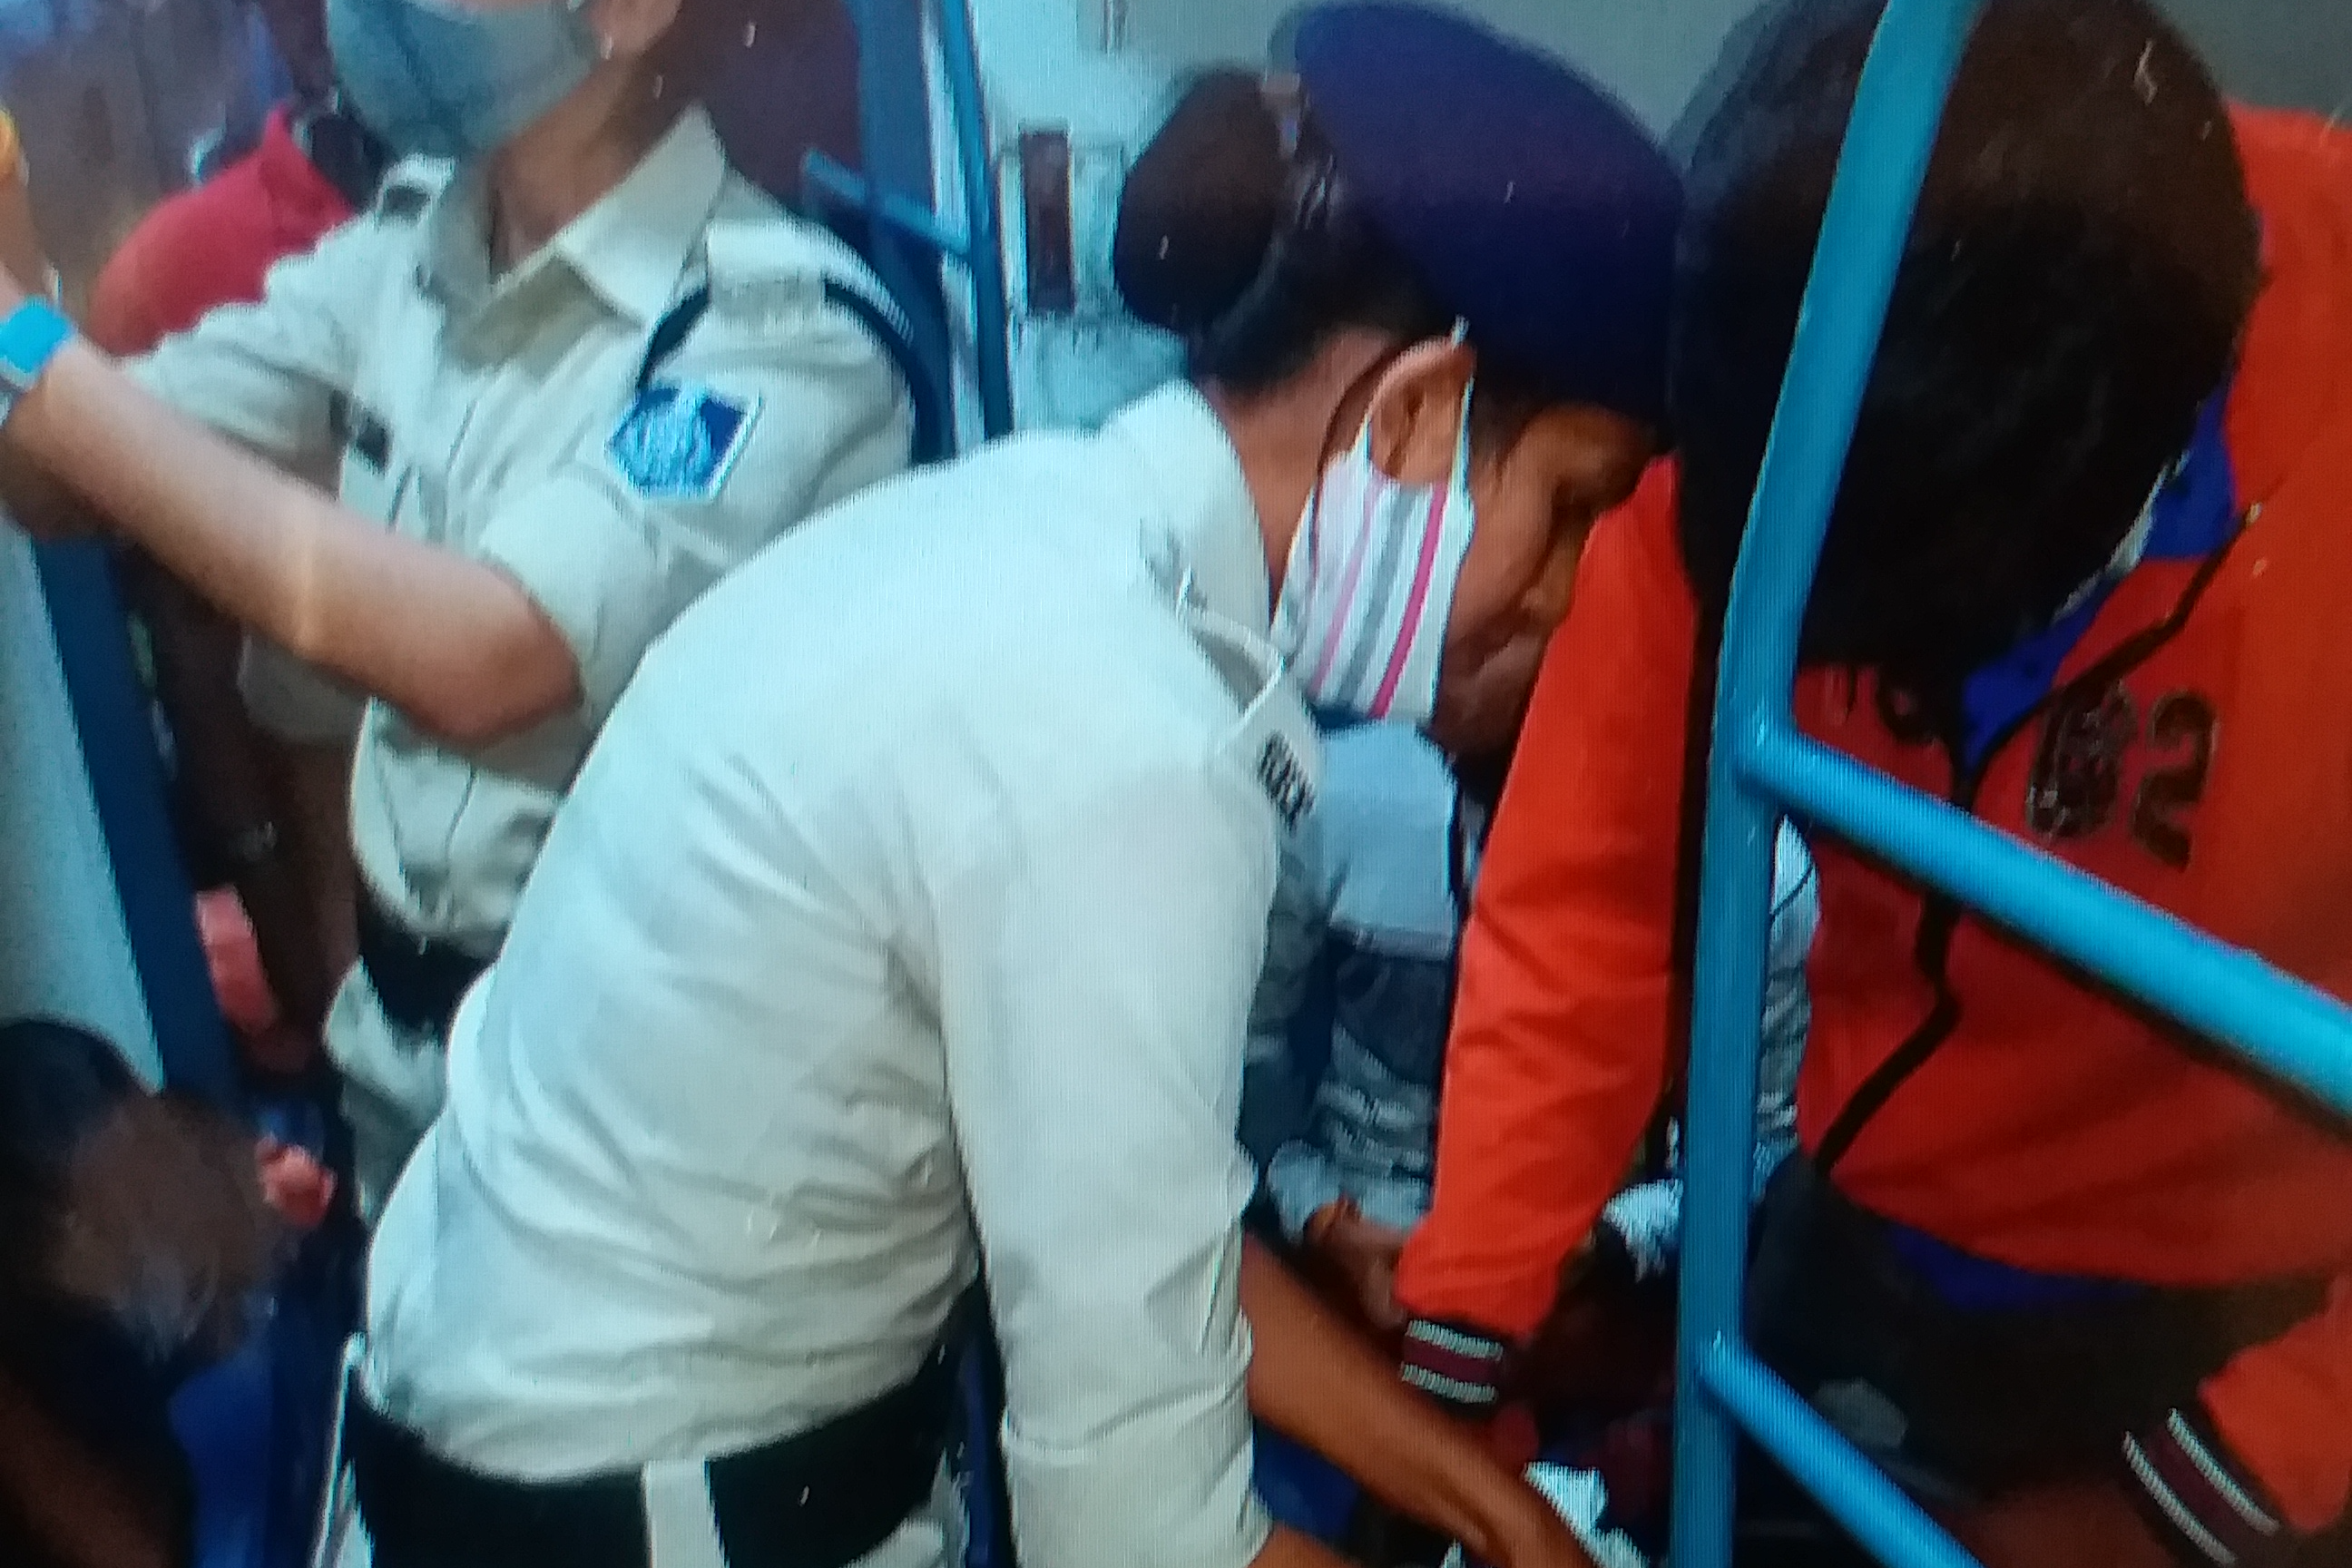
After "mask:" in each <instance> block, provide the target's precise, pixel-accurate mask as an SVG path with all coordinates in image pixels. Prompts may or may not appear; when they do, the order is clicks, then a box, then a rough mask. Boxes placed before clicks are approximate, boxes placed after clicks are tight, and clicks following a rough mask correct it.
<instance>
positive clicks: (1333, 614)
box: [1274, 388, 1476, 724]
mask: <svg viewBox="0 0 2352 1568" xmlns="http://www.w3.org/2000/svg"><path fill="white" fill-rule="evenodd" d="M1475 521H1476V520H1475V517H1474V515H1473V510H1472V505H1471V500H1470V394H1469V391H1468V389H1466V388H1465V390H1464V392H1463V395H1462V425H1461V430H1460V432H1459V434H1458V436H1457V437H1456V438H1455V442H1454V471H1453V472H1452V473H1451V474H1449V475H1448V476H1447V477H1446V480H1445V482H1444V484H1443V485H1408V484H1405V483H1403V482H1402V481H1400V480H1397V479H1391V478H1390V477H1389V476H1388V475H1386V474H1384V473H1382V472H1381V470H1380V468H1379V467H1378V466H1377V465H1376V464H1375V463H1374V462H1373V461H1372V426H1371V422H1370V420H1369V419H1367V420H1366V421H1365V423H1364V428H1363V432H1362V434H1360V436H1358V437H1356V444H1355V446H1354V447H1353V448H1352V449H1350V450H1349V453H1348V455H1347V456H1346V457H1343V458H1340V459H1339V461H1338V462H1336V463H1334V464H1332V465H1331V467H1330V468H1329V469H1328V470H1327V471H1326V472H1325V474H1324V476H1323V482H1322V484H1321V485H1320V486H1318V488H1317V490H1316V493H1315V494H1314V495H1312V496H1310V497H1308V498H1307V515H1306V516H1305V518H1304V519H1303V520H1301V521H1300V522H1299V525H1298V535H1297V538H1296V539H1295V540H1293V541H1292V542H1291V547H1290V564H1289V566H1288V568H1287V569H1286V571H1285V572H1284V574H1283V578H1282V598H1281V602H1280V603H1278V604H1276V605H1275V609H1274V642H1275V646H1276V647H1278V648H1280V649H1281V650H1282V652H1283V656H1284V657H1285V658H1287V659H1288V660H1289V661H1290V669H1291V673H1292V674H1293V675H1295V676H1296V677H1297V679H1298V683H1299V685H1300V686H1301V687H1302V688H1303V689H1305V690H1306V693H1307V700H1308V701H1310V702H1313V703H1314V704H1316V705H1317V706H1318V707H1323V708H1332V709H1338V710H1341V711H1343V712H1348V713H1352V714H1356V715H1358V716H1360V717H1362V718H1366V719H1387V720H1393V721H1396V722H1398V723H1403V724H1426V723H1427V722H1429V719H1430V715H1431V714H1432V713H1433V712H1434V711H1435V710H1436V707H1437V672H1438V664H1439V661H1440V659H1441V658H1442V657H1443V656H1444V651H1445V626H1446V622H1447V621H1448V620H1449V619H1450V618H1451V617H1452V616H1453V614H1454V587H1455V584H1458V583H1459V582H1460V581H1461V577H1462V562H1463V558H1464V557H1465V556H1466V555H1467V554H1469V552H1470V535H1471V531H1472V529H1473V527H1474V525H1475Z"/></svg>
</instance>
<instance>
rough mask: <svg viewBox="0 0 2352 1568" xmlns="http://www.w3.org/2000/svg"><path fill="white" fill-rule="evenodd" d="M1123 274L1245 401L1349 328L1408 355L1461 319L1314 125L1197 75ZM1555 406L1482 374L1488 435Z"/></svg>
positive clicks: (1128, 245)
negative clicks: (1388, 231)
mask: <svg viewBox="0 0 2352 1568" xmlns="http://www.w3.org/2000/svg"><path fill="white" fill-rule="evenodd" d="M1286 142H1289V143H1290V144H1289V145H1288V146H1286V145H1285V143H1286ZM1111 271H1112V276H1113V277H1114V279H1116V280H1117V282H1118V291H1119V296H1120V298H1121V299H1122V300H1125V302H1126V304H1127V308H1128V310H1130V311H1131V312H1133V313H1134V314H1135V315H1136V316H1137V317H1138V318H1139V319H1140V320H1142V321H1145V322H1147V323H1149V324H1150V325H1152V326H1155V327H1158V328H1160V329H1161V330H1162V331H1168V332H1172V333H1174V334H1175V335H1176V336H1177V337H1179V338H1181V339H1182V340H1183V342H1184V352H1185V364H1186V370H1187V373H1188V374H1190V375H1191V376H1192V379H1194V380H1195V381H1202V382H1215V383H1216V384H1219V385H1222V386H1224V387H1227V388H1230V389H1231V390H1232V391H1234V392H1235V393H1237V394H1240V395H1244V396H1247V395H1255V394H1260V393H1265V392H1270V391H1272V390H1274V389H1275V388H1276V387H1278V386H1280V385H1281V384H1283V383H1284V382H1286V381H1287V380H1289V379H1290V378H1291V377H1293V376H1295V375H1297V374H1299V373H1300V372H1301V371H1303V370H1305V369H1306V368H1307V365H1308V364H1309V363H1312V362H1313V361H1314V358H1315V355H1316V353H1318V351H1319V350H1320V349H1321V348H1322V347H1323V345H1324V343H1325V342H1328V340H1329V338H1330V337H1331V335H1332V334H1333V333H1334V332H1337V331H1340V330H1341V329H1343V328H1347V327H1359V328H1365V329H1369V330H1370V331H1378V332H1384V333H1387V334H1389V335H1391V336H1392V337H1394V338H1395V339H1396V340H1397V342H1399V343H1400V344H1401V345H1402V344H1407V343H1412V342H1421V341H1423V340H1425V339H1429V338H1438V337H1444V335H1445V334H1446V333H1447V332H1449V331H1452V330H1453V327H1454V321H1455V316H1454V312H1453V311H1451V310H1447V309H1446V308H1445V307H1444V305H1443V304H1441V303H1440V302H1439V301H1438V300H1437V298H1436V296H1435V294H1434V293H1433V291H1432V289H1430V287H1429V285H1428V284H1427V283H1426V282H1425V281H1424V280H1423V277H1422V275H1421V272H1420V269H1419V268H1416V267H1415V266H1414V265H1413V264H1412V262H1411V261H1410V260H1408V259H1407V258H1405V256H1404V254H1403V253H1402V251H1400V250H1399V249H1398V248H1397V247H1395V246H1393V245H1392V244H1391V243H1390V242H1389V241H1388V240H1387V239H1386V238H1385V237H1382V235H1381V232H1380V230H1379V229H1378V228H1377V227H1376V226H1374V225H1373V223H1372V220H1371V218H1370V216H1369V215H1368V214H1367V213H1366V212H1365V210H1364V207H1363V204H1362V203H1361V202H1360V200H1359V199H1358V198H1357V196H1356V194H1355V192H1354V190H1353V188H1352V187H1351V186H1350V184H1349V181H1348V178H1347V174H1346V171H1344V170H1342V169H1341V168H1340V167H1339V162H1338V159H1337V157H1336V155H1335V154H1334V153H1333V152H1332V150H1331V147H1330V145H1329V143H1328V142H1327V141H1326V140H1325V138H1324V137H1323V136H1322V135H1321V134H1320V132H1318V131H1317V129H1316V126H1315V121H1314V116H1313V114H1312V112H1311V111H1310V110H1300V111H1299V112H1298V114H1297V117H1296V121H1295V124H1294V125H1293V126H1291V127H1289V128H1288V129H1287V130H1286V127H1285V125H1284V123H1283V121H1282V120H1281V118H1279V117H1278V116H1277V115H1276V111H1275V110H1274V108H1273V106H1272V105H1270V104H1269V103H1268V102H1267V100H1266V96H1265V88H1264V84H1263V82H1262V81H1261V79H1259V78H1258V77H1257V75H1256V74H1255V73H1254V72H1250V71H1244V70H1236V69H1230V68H1227V69H1219V70H1212V71H1207V72H1204V73H1202V74H1201V75H1200V76H1198V77H1196V78H1194V79H1193V80H1192V83H1191V84H1190V85H1189V86H1188V87H1187V88H1186V89H1185V90H1184V92H1183V94H1182V96H1181V99H1180V100H1178V102H1177V105H1176V109H1175V111H1174V112H1173V113H1172V114H1171V115H1170V116H1169V119H1168V121H1167V123H1166V124H1164V125H1163V126H1161V128H1160V133H1159V134H1158V135H1157V136H1155V137H1153V138H1152V140H1151V144H1150V146H1149V147H1147V148H1146V149H1145V150H1144V152H1143V154H1142V156H1141V157H1139V158H1138V159H1137V160H1136V163H1135V167H1134V168H1133V169H1132V170H1131V171H1129V174H1128V176H1127V184H1126V188H1125V189H1124V190H1123V191H1122V192H1121V193H1120V195H1119V204H1118V226H1117V229H1116V231H1115V233H1114V235H1113V237H1112V240H1111ZM1542 401H1543V400H1542V399H1541V397H1540V396H1538V395H1536V394H1535V393H1534V392H1533V391H1532V390H1530V389H1529V388H1527V387H1523V386H1520V385H1517V384H1515V382H1514V379H1513V378H1512V377H1510V376H1509V375H1508V374H1506V373H1500V372H1497V371H1496V370H1494V369H1492V368H1491V367H1485V366H1482V367H1481V369H1480V372H1479V379H1478V391H1477V398H1476V406H1475V408H1474V409H1473V410H1472V424H1473V427H1474V435H1475V437H1476V438H1477V439H1479V440H1480V441H1481V442H1482V443H1486V442H1498V443H1504V444H1507V443H1508V442H1509V441H1511V440H1513V439H1516V438H1517V435H1518V434H1519V432H1520V431H1521V430H1523V429H1524V428H1525V427H1526V426H1527V423H1528V420H1529V419H1531V418H1532V417H1534V416H1535V414H1536V412H1537V411H1538V409H1539V408H1540V407H1541V405H1542Z"/></svg>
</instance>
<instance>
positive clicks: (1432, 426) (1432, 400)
mask: <svg viewBox="0 0 2352 1568" xmlns="http://www.w3.org/2000/svg"><path fill="white" fill-rule="evenodd" d="M1477 364H1478V359H1477V355H1476V354H1475V353H1473V352H1472V350H1471V349H1470V347H1469V346H1468V345H1467V344H1465V343H1456V342H1447V341H1446V340H1444V339H1443V338H1432V339H1430V340H1429V341H1428V342H1419V343H1415V344H1414V345H1413V346H1412V347H1411V348H1409V349H1407V350H1405V352H1404V353H1402V354H1399V355H1398V356H1397V357H1396V359H1395V361H1394V362H1393V363H1391V364H1390V366H1389V368H1388V370H1387V371H1386V372H1385V373H1384V374H1382V375H1381V379H1380V384H1378V385H1377V386H1375V387H1373V388H1372V400H1371V404H1370V412H1369V416H1368V417H1369V419H1370V426H1371V437H1372V463H1373V466H1374V467H1376V468H1379V469H1380V470H1381V472H1382V473H1384V474H1386V475H1388V477H1389V478H1391V479H1395V480H1396V481H1398V482H1399V483H1400V484H1408V485H1442V484H1444V482H1445V480H1446V478H1447V476H1448V475H1450V474H1452V473H1453V471H1454V450H1455V447H1456V446H1457V445H1458V444H1459V442H1460V439H1461V436H1462V399H1463V397H1464V395H1465V394H1466V393H1467V392H1468V391H1469V388H1470V377H1471V374H1472V373H1473V372H1475V370H1476V369H1477Z"/></svg>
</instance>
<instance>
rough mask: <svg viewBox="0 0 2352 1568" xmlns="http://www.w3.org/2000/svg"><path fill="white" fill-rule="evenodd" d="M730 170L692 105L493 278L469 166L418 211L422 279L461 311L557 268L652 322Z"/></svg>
mask: <svg viewBox="0 0 2352 1568" xmlns="http://www.w3.org/2000/svg"><path fill="white" fill-rule="evenodd" d="M727 168H728V165H727V153H726V152H725V150H724V149H723V148H722V147H721V146H720V145H719V133H718V132H717V131H715V130H713V129H712V127H711V124H710V119H709V116H708V115H707V114H705V113H704V112H703V111H702V110H699V109H690V110H687V111H686V112H685V113H684V114H682V115H680V116H679V117H678V121H677V124H676V125H674V126H672V127H670V129H669V131H668V132H667V134H665V135H664V136H663V137H662V139H661V140H660V141H659V142H656V143H655V144H654V147H653V150H652V151H651V152H649V153H646V155H645V156H644V157H643V158H641V159H639V160H638V161H637V166H636V167H635V168H634V169H632V170H630V171H629V174H628V176H627V177H626V178H625V179H624V180H622V182H621V183H620V184H617V185H615V186H614V187H613V188H612V189H611V190H609V191H607V192H605V193H604V195H602V196H601V197H599V198H598V199H597V200H596V202H595V204H594V205H592V206H590V207H589V208H588V210H587V211H586V212H583V213H582V214H581V215H580V216H578V217H575V218H573V219H572V222H571V223H569V224H567V225H565V226H564V228H563V230H562V233H560V234H558V235H557V236H556V237H554V238H553V239H551V240H550V241H549V242H548V243H547V244H546V245H544V246H541V247H540V248H539V250H538V251H536V252H535V253H533V254H532V255H531V256H530V257H529V258H526V259H525V260H523V261H522V262H520V264H518V265H517V266H515V267H514V268H510V269H509V271H508V272H507V274H506V275H505V276H503V277H496V276H494V275H493V273H492V270H491V266H490V253H489V243H488V238H489V223H488V195H487V193H486V190H485V188H484V185H483V174H482V168H481V166H480V165H479V164H474V165H470V166H467V167H466V168H463V169H461V170H460V171H459V172H458V174H457V177H456V178H455V179H453V180H451V181H450V182H449V184H447V185H446V186H444V187H443V189H442V191H441V193H440V194H439V195H436V197H435V198H434V199H433V202H432V204H431V205H429V206H428V207H427V208H426V209H425V214H424V216H423V219H422V224H423V234H424V241H425V247H424V256H425V262H424V268H423V271H422V273H421V281H422V282H423V283H424V284H425V288H426V289H428V290H429V291H431V292H432V293H434V294H435V295H436V297H438V298H439V299H440V300H443V301H444V302H445V303H446V304H447V305H448V306H450V308H451V309H452V310H471V309H478V308H481V307H482V306H485V305H487V304H488V303H489V302H491V301H492V300H494V299H498V298H502V297H506V296H510V295H513V294H515V293H518V292H520V291H521V290H522V289H524V288H526V287H527V286H528V285H529V284H530V282H531V280H532V279H536V278H537V277H539V276H540V275H541V274H542V273H544V272H546V271H547V270H548V269H549V268H552V267H558V266H561V267H562V268H565V269H567V270H569V271H570V272H571V273H572V275H573V276H575V277H577V278H578V279H580V280H581V281H583V282H584V283H585V284H587V285H588V287H589V288H590V289H593V290H594V291H595V293H596V295H597V296H598V298H600V299H602V300H604V302H605V303H606V304H607V305H609V306H611V307H612V308H613V309H614V310H615V311H617V312H619V313H621V314H622V315H625V316H627V317H630V318H632V319H633V320H635V321H637V322H638V323H639V324H641V325H643V326H646V327H650V326H652V325H653V323H654V322H655V321H658V320H660V319H661V315H662V312H663V311H664V310H667V309H668V308H669V304H670V302H671V300H674V299H675V298H676V297H677V289H678V281H679V279H681V278H682V277H684V276H685V274H686V271H687V268H688V265H689V264H690V263H691V262H692V261H693V259H694V254H695V249H696V247H697V246H698V244H699V243H700V242H701V239H702V233H703V230H704V229H705V228H706V227H707V226H709V218H710V215H711V212H712V210H713V209H714V208H715V207H717V205H719V195H720V193H721V192H722V190H723V189H724V188H725V186H726V183H727Z"/></svg>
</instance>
